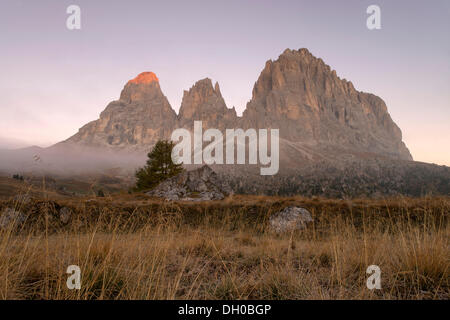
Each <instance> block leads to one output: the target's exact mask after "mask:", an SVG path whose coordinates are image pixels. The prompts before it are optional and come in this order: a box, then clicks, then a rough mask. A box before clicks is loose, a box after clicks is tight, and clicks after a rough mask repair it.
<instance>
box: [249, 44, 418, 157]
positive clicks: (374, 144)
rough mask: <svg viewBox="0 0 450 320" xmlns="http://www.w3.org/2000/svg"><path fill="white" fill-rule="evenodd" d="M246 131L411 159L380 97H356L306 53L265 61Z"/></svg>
mask: <svg viewBox="0 0 450 320" xmlns="http://www.w3.org/2000/svg"><path fill="white" fill-rule="evenodd" d="M243 124H244V126H245V127H254V128H279V129H280V137H281V138H283V139H286V140H288V141H291V142H301V143H302V144H304V145H306V146H309V147H312V148H319V149H321V150H327V152H330V150H331V149H336V151H335V152H338V151H337V150H341V151H339V152H358V153H373V154H379V155H382V156H387V157H390V158H396V159H405V160H412V157H411V155H410V153H409V151H408V149H407V148H406V146H405V145H404V143H403V142H402V136H401V131H400V129H399V128H398V127H397V125H396V124H395V123H394V122H393V121H392V119H391V117H390V115H389V113H388V112H387V108H386V105H385V103H384V102H383V100H382V99H380V98H379V97H377V96H375V95H372V94H369V93H363V92H358V91H356V90H355V88H354V87H353V84H352V83H351V82H348V81H346V80H342V79H340V78H339V77H338V76H337V75H336V72H335V71H334V70H331V69H330V67H329V66H328V65H326V64H325V63H324V62H323V61H322V60H321V59H318V58H315V57H314V56H313V55H312V54H311V53H310V52H309V51H308V50H307V49H300V50H298V51H296V50H289V49H287V50H285V51H284V52H283V54H281V55H280V57H279V58H278V59H277V60H276V61H271V60H269V61H267V63H266V66H265V68H264V70H263V71H262V72H261V75H260V77H259V79H258V81H257V82H256V83H255V86H254V89H253V97H252V99H251V101H250V102H249V103H248V104H247V109H246V110H245V112H244V115H243Z"/></svg>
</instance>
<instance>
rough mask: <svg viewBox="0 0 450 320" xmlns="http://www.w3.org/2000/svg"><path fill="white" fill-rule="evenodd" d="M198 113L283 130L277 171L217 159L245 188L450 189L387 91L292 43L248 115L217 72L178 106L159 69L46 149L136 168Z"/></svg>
mask: <svg viewBox="0 0 450 320" xmlns="http://www.w3.org/2000/svg"><path fill="white" fill-rule="evenodd" d="M195 120H202V122H203V130H205V129H207V128H217V129H219V130H221V131H222V132H224V130H225V129H228V128H229V129H233V128H234V129H237V128H243V129H248V128H255V129H258V128H263V129H272V128H273V129H279V130H280V151H279V154H280V171H279V173H278V174H277V175H275V176H269V177H261V176H260V175H259V169H258V168H259V166H255V165H253V166H252V165H213V166H212V168H213V169H214V170H215V171H216V172H217V173H218V174H219V175H221V176H223V177H225V176H227V177H230V180H231V185H232V186H233V188H234V189H235V191H238V192H244V193H246V192H247V193H272V194H294V193H301V194H309V195H312V194H322V195H329V196H346V195H374V194H380V193H381V194H396V193H402V194H410V195H420V194H424V193H427V192H434V193H441V194H450V186H449V181H450V171H449V168H448V167H444V166H436V165H431V164H423V163H417V162H413V161H412V156H411V154H410V153H409V151H408V149H407V147H406V146H405V144H404V143H403V142H402V134H401V131H400V129H399V128H398V126H397V125H396V124H395V123H394V122H393V120H392V119H391V117H390V115H389V113H388V110H387V107H386V104H385V103H384V102H383V100H382V99H381V98H379V97H377V96H375V95H373V94H370V93H364V92H360V91H357V90H356V89H355V88H354V86H353V84H352V83H351V82H349V81H347V80H345V79H340V78H339V77H338V76H337V74H336V71H334V70H332V69H331V68H330V67H329V66H328V65H326V64H325V63H324V62H323V61H322V59H320V58H316V57H314V56H313V55H312V54H311V53H310V52H309V51H308V50H307V49H300V50H289V49H286V50H285V51H284V52H283V53H282V54H281V55H280V56H279V57H278V59H277V60H275V61H272V60H269V61H267V62H266V65H265V67H264V69H263V70H262V72H261V74H260V76H259V78H258V79H257V81H256V83H255V85H254V88H253V92H252V98H251V100H250V101H249V102H248V104H247V107H246V109H245V111H244V113H243V115H242V117H238V116H237V114H236V111H235V110H234V108H233V109H229V108H228V107H227V106H226V104H225V101H224V99H223V97H222V94H221V92H220V87H219V84H218V83H216V84H214V85H213V83H212V82H211V80H210V79H208V78H207V79H203V80H200V81H198V82H196V83H195V84H194V85H193V86H192V87H191V88H190V89H189V90H188V91H185V92H184V95H183V99H182V103H181V107H180V110H179V113H178V115H177V114H176V113H175V111H174V110H173V109H172V108H171V106H170V104H169V102H168V100H167V98H166V97H165V96H164V94H163V93H162V91H161V88H160V85H159V80H158V78H157V76H156V75H155V74H154V73H152V72H144V73H141V74H140V75H138V76H137V77H136V78H134V79H133V80H130V81H128V83H127V84H126V85H125V87H124V89H123V90H122V93H121V95H120V98H119V100H117V101H113V102H111V103H110V104H109V105H108V106H107V107H106V109H105V110H104V111H103V112H102V113H101V114H100V118H99V119H98V120H95V121H92V122H90V123H88V124H86V125H85V126H84V127H82V128H81V129H80V130H79V132H78V133H76V134H75V135H74V136H72V137H70V138H69V139H67V140H66V141H63V142H60V143H58V144H56V145H54V146H52V147H50V148H47V149H46V150H42V151H41V152H40V154H41V158H43V159H47V165H48V168H50V167H52V166H54V167H56V162H57V161H56V160H52V159H57V155H59V156H61V155H62V156H61V157H60V161H59V164H60V166H62V168H64V170H67V168H70V167H76V162H81V160H79V159H82V158H83V157H84V159H85V160H84V163H85V164H86V163H87V164H89V166H90V167H89V168H93V167H92V166H93V164H94V163H97V164H98V165H97V166H96V167H95V168H97V169H98V168H101V167H104V168H111V167H114V166H116V167H119V166H120V167H128V168H130V169H135V168H136V166H138V165H139V164H143V163H144V159H145V154H146V153H147V152H148V151H149V150H150V149H151V147H152V146H153V144H154V143H155V142H156V141H157V140H158V139H169V138H170V135H171V133H172V131H173V130H175V129H177V128H187V129H190V130H192V129H193V123H194V121H195ZM69 155H70V156H69ZM88 155H89V156H88ZM119 155H120V156H119ZM49 159H50V160H49ZM86 159H87V160H86ZM52 161H53V162H52ZM72 163H73V164H72ZM80 168H83V166H80Z"/></svg>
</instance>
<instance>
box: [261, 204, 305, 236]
mask: <svg viewBox="0 0 450 320" xmlns="http://www.w3.org/2000/svg"><path fill="white" fill-rule="evenodd" d="M312 221H313V219H312V217H311V213H310V212H309V211H308V210H306V209H304V208H299V207H287V208H285V209H283V210H282V211H280V212H278V213H276V214H274V215H272V216H271V217H270V220H269V222H270V226H271V227H272V229H273V230H274V231H275V232H277V233H283V232H287V231H293V230H303V229H305V228H306V225H307V223H309V222H312Z"/></svg>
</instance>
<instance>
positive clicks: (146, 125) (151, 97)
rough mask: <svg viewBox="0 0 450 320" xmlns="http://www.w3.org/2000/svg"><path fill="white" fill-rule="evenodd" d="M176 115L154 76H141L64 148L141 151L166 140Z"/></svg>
mask: <svg viewBox="0 0 450 320" xmlns="http://www.w3.org/2000/svg"><path fill="white" fill-rule="evenodd" d="M176 117H177V116H176V113H175V111H174V110H173V109H172V108H171V106H170V104H169V102H168V100H167V98H166V97H165V96H164V94H163V93H162V91H161V88H160V86H159V81H158V78H157V77H156V75H155V74H154V73H153V72H144V73H141V74H140V75H138V76H137V77H136V78H134V79H133V80H130V81H128V83H127V84H126V85H125V87H124V89H123V90H122V93H121V95H120V99H119V100H117V101H113V102H111V103H110V104H109V105H108V106H107V107H106V109H105V110H104V111H103V112H102V113H101V114H100V118H99V119H98V120H96V121H92V122H90V123H88V124H87V125H85V126H84V127H82V128H81V129H80V130H79V132H78V133H77V134H75V135H74V136H72V137H71V138H69V139H68V140H66V141H65V142H64V143H65V144H78V145H84V146H89V147H106V148H114V149H116V150H117V149H128V150H130V149H131V150H142V151H145V152H148V151H149V149H150V148H151V146H153V145H154V144H155V143H156V141H158V140H159V139H168V138H170V135H171V133H172V130H173V128H174V127H175V124H176Z"/></svg>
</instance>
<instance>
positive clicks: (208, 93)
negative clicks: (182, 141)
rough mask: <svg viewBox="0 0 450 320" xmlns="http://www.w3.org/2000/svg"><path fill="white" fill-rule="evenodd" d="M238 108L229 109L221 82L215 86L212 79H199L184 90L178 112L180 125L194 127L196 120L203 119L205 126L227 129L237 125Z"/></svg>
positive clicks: (188, 127)
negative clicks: (220, 86)
mask: <svg viewBox="0 0 450 320" xmlns="http://www.w3.org/2000/svg"><path fill="white" fill-rule="evenodd" d="M237 119H238V118H237V115H236V110H235V109H234V108H233V109H228V108H227V106H226V104H225V101H224V99H223V97H222V94H221V92H220V88H219V84H218V83H217V82H216V84H215V86H214V87H213V85H212V82H211V79H208V78H206V79H203V80H200V81H197V82H196V83H195V85H194V86H192V88H191V89H190V90H189V91H184V94H183V100H182V102H181V107H180V112H179V114H178V126H179V127H183V128H187V129H192V128H193V124H194V121H196V120H202V121H203V127H204V128H217V129H221V130H223V129H226V128H234V127H235V126H236V125H237Z"/></svg>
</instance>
